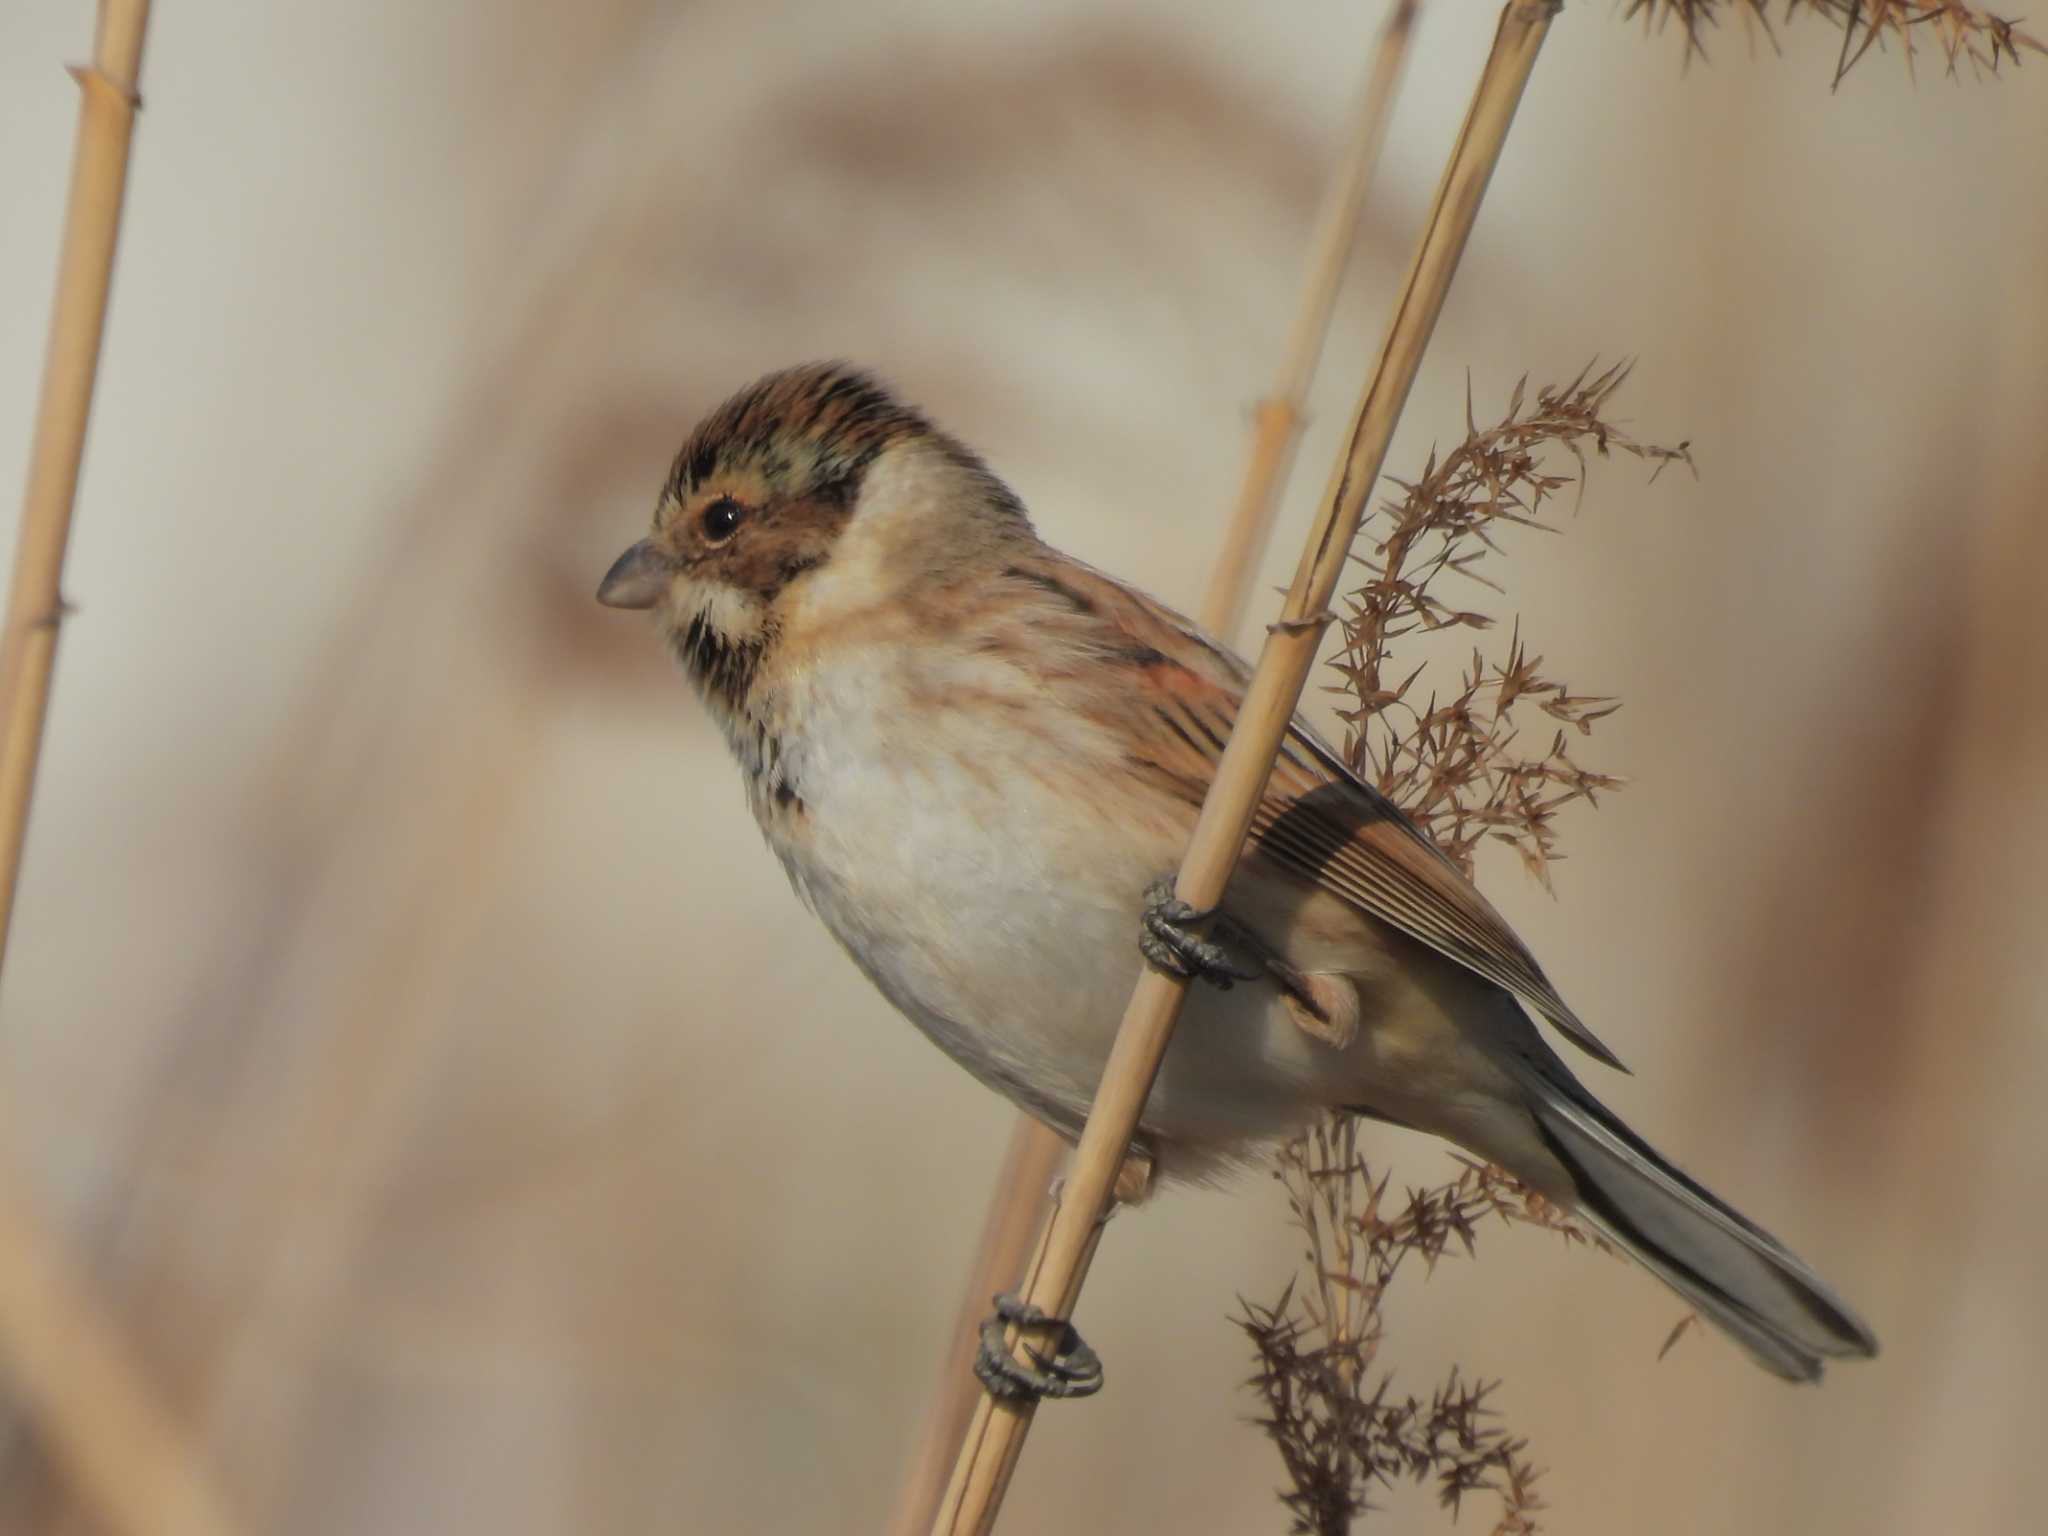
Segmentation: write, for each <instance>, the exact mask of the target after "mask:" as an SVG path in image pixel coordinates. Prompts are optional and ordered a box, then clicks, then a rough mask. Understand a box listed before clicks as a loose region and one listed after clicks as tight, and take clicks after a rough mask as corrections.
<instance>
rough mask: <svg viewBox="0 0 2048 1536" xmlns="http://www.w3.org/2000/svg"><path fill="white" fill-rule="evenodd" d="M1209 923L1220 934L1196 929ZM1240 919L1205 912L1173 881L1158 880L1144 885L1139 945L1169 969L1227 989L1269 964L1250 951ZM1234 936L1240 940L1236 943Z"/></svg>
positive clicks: (1255, 976)
mask: <svg viewBox="0 0 2048 1536" xmlns="http://www.w3.org/2000/svg"><path fill="white" fill-rule="evenodd" d="M1203 927H1207V928H1208V930H1209V932H1210V933H1212V934H1214V935H1215V937H1213V938H1210V937H1205V936H1204V935H1203V934H1202V933H1200V932H1197V929H1199V928H1203ZM1242 939H1243V935H1242V933H1241V932H1240V930H1238V929H1237V928H1236V927H1235V925H1233V924H1231V923H1229V922H1228V920H1226V919H1224V918H1219V917H1218V916H1217V915H1216V914H1215V913H1214V912H1213V911H1211V912H1201V911H1197V910H1196V909H1195V908H1194V907H1192V906H1190V905H1189V904H1188V903H1187V902H1185V901H1182V900H1181V899H1180V898H1179V897H1178V896H1176V895H1174V893H1173V881H1172V880H1171V879H1170V878H1169V879H1164V880H1159V881H1155V882H1154V883H1153V884H1152V885H1151V886H1149V887H1148V888H1147V889H1146V891H1145V915H1144V917H1143V919H1142V920H1141V922H1140V923H1139V925H1138V948H1139V950H1140V951H1141V952H1142V953H1143V954H1144V956H1145V958H1146V959H1147V960H1149V961H1151V962H1152V963H1153V964H1154V965H1156V966H1158V967H1159V969H1161V970H1162V971H1165V972H1167V973H1168V974H1169V975H1173V976H1179V977H1182V978H1184V979H1186V980H1189V981H1194V980H1201V981H1206V982H1209V983H1210V984H1211V985H1213V986H1214V987H1216V988H1217V989H1218V990H1219V991H1224V992H1228V991H1229V990H1230V988H1231V985H1232V983H1234V982H1240V981H1256V980H1257V979H1258V978H1259V977H1261V976H1263V975H1265V974H1266V968H1265V966H1264V965H1262V964H1260V963H1259V961H1258V960H1257V959H1256V958H1255V957H1254V956H1253V955H1251V954H1250V953H1249V952H1248V949H1247V947H1246V945H1245V944H1244V943H1243V942H1242ZM1232 940H1239V941H1240V942H1238V943H1236V944H1233V943H1232V942H1231V941H1232Z"/></svg>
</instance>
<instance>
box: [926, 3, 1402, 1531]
mask: <svg viewBox="0 0 2048 1536" xmlns="http://www.w3.org/2000/svg"><path fill="white" fill-rule="evenodd" d="M1419 5H1420V0H1396V4H1395V5H1394V7H1393V10H1392V12H1391V13H1390V14H1389V15H1388V17H1387V20H1386V21H1385V23H1384V24H1383V25H1382V26H1381V28H1380V33H1379V39H1378V41H1377V43H1376V44H1375V45H1374V49H1373V57H1372V64H1371V67H1370V70H1369V71H1368V73H1367V76H1366V84H1365V89H1364V90H1363V92H1362V93H1361V94H1360V96H1359V98H1358V104H1357V107H1356V109H1355V111H1354V112H1353V115H1352V121H1351V128H1350V132H1349V133H1348V134H1347V135H1346V137H1345V147H1344V150H1343V153H1342V154H1341V156H1340V157H1339V159H1338V162H1337V164H1336V166H1335V167H1333V168H1332V170H1331V173H1330V179H1329V183H1328V185H1327V186H1326V187H1325V188H1324V190H1323V200H1322V206H1321V208H1320V209H1319V210H1318V211H1317V214H1316V228H1315V235H1314V238H1313V240H1312V242H1311V244H1310V252H1309V261H1308V270H1307V271H1306V272H1305V273H1304V274H1303V280H1302V287H1301V299H1300V304H1299V306H1298V308H1297V310H1296V312H1295V316H1294V322H1293V325H1292V327H1291V328H1290V329H1289V331H1288V335H1287V343H1286V347H1285V349H1284V351H1283V352H1282V355H1281V362H1280V367H1279V371H1278V372H1277V373H1276V374H1275V376H1274V379H1273V386H1272V388H1271V390H1270V391H1269V392H1268V393H1267V394H1266V396H1265V398H1264V399H1262V400H1260V401H1259V403H1258V405H1257V406H1256V407H1255V410H1254V415H1253V435H1252V444H1251V453H1250V457H1249V459H1248V460H1247V462H1246V464H1245V470H1244V478H1243V480H1242V481H1241V482H1240V484H1239V486H1238V492H1237V499H1236V501H1235V503H1234V504H1233V506H1232V509H1231V515H1230V522H1229V524H1228V525H1227V526H1226V528H1225V529H1224V534H1223V543H1222V545H1221V547H1220V548H1219V549H1218V550H1217V553H1216V559H1215V562H1214V564H1213V565H1212V566H1211V567H1210V570H1209V584H1208V586H1207V588H1206V589H1205V590H1204V592H1203V594H1202V604H1201V607H1200V609H1199V610H1198V613H1199V616H1200V618H1201V622H1202V627H1203V628H1205V629H1207V630H1209V631H1210V632H1211V633H1213V634H1217V635H1223V636H1226V637H1227V636H1228V635H1229V634H1230V633H1231V631H1233V630H1234V629H1236V627H1237V624H1238V621H1239V620H1240V619H1241V618H1242V617H1243V616H1244V605H1245V596H1246V593H1247V592H1248V590H1249V588H1250V586H1251V579H1252V576H1253V574H1254V572H1256V570H1257V569H1258V565H1259V560H1260V557H1261V556H1262V554H1263V553H1264V550H1265V545H1266V539H1267V536H1268V534H1269V533H1270V532H1271V531H1272V527H1273V516H1274V513H1275V511H1276V510H1277V508H1278V506H1279V501H1280V492H1281V490H1282V488H1283V487H1284V486H1285V485H1286V483H1287V476H1288V472H1289V470H1290V469H1292V467H1293V464H1294V454H1295V449H1296V448H1297V447H1298V446H1299V445H1300V442H1301V432H1302V427H1303V423H1304V420H1305V418H1304V416H1303V406H1304V404H1305V402H1306V400H1307V397H1308V389H1309V384H1310V383H1311V381H1313V379H1314V378H1315V372H1316V365H1317V363H1319V362H1320V361H1321V359H1322V354H1323V342H1324V339H1325V338H1326V337H1327V336H1328V335H1329V330H1330V316H1331V314H1332V313H1333V312H1334V311H1335V309H1336V307H1337V293H1338V289H1339V288H1340V286H1341V285H1342V283H1343V279H1344V270H1345V268H1346V267H1347V266H1348V265H1349V264H1350V261H1351V249H1352V245H1353V241H1354V238H1355V236H1356V234H1357V231H1358V222H1359V214H1360V213H1361V211H1362V210H1363V209H1364V206H1365V195H1366V191H1367V189H1368V188H1369V187H1370V186H1371V184H1372V173H1373V168H1374V167H1375V166H1376V165H1377V164H1378V163H1379V157H1380V145H1381V143H1382V142H1383V141H1384V140H1385V138H1386V128H1387V119H1388V117H1389V116H1390V115H1391V114H1392V112H1393V105H1394V93H1395V89H1396V87H1397V86H1398V85H1399V83H1400V78H1401V70H1402V67H1403V65H1405V64H1406V62H1407V59H1408V47H1409V43H1410V41H1411V40H1412V39H1413V37H1414V33H1415V15H1416V11H1417V9H1418V8H1419ZM1065 1152H1066V1144H1065V1143H1064V1142H1063V1141H1061V1140H1060V1137H1059V1135H1058V1134H1057V1133H1056V1132H1054V1131H1051V1130H1049V1129H1047V1128H1046V1127H1045V1126H1044V1125H1042V1124H1041V1123H1040V1122H1038V1121H1037V1120H1034V1119H1033V1118H1032V1117H1031V1116H1029V1115H1021V1114H1020V1115H1019V1116H1018V1117H1017V1124H1016V1126H1015V1128H1014V1129H1013V1130H1012V1131H1011V1133H1010V1145H1009V1148H1008V1150H1007V1151H1006V1152H1005V1153H1004V1156H1003V1166H1002V1170H1001V1172H1000V1173H998V1174H997V1176H996V1192H995V1196H994V1198H993V1199H992V1200H991V1201H990V1202H989V1211H988V1216H987V1218H986V1219H985V1221H984V1222H983V1225H982V1234H981V1241H980V1243H979V1244H978V1245H977V1247H976V1250H975V1258H974V1263H973V1266H972V1268H971V1270H970V1273H969V1276H968V1281H967V1291H966V1294H965V1296H964V1297H962V1299H961V1303H960V1307H959V1309H958V1311H957V1312H956V1314H955V1316H954V1319H953V1327H952V1331H951V1333H950V1335H949V1342H948V1344H947V1347H946V1350H945V1352H944V1354H943V1355H942V1357H941V1360H940V1365H939V1380H938V1382H937V1384H936V1385H935V1387H934V1389H933V1392H932V1403H931V1407H930V1409H929V1410H928V1411H927V1413H926V1416H925V1424H924V1428H923V1430H922V1431H921V1432H920V1434H919V1437H918V1443H917V1449H916V1450H915V1452H914V1453H913V1456H912V1460H911V1468H910V1474H909V1476H908V1477H907V1478H906V1479H905V1481H904V1484H903V1488H902V1490H901V1492H900V1493H899V1494H898V1495H897V1501H896V1508H895V1510H894V1512H893V1513H892V1514H891V1515H890V1518H889V1524H888V1527H887V1529H888V1530H889V1531H890V1532H892V1533H894V1536H912V1533H915V1532H921V1531H925V1530H928V1529H930V1527H931V1522H932V1517H933V1515H934V1514H936V1513H937V1511H938V1507H939V1500H940V1499H941V1498H942V1497H943V1496H944V1494H945V1491H946V1475H947V1469H948V1468H949V1467H950V1466H951V1465H952V1462H953V1460H954V1458H955V1457H956V1456H957V1455H958V1454H959V1449H960V1443H961V1440H962V1438H963V1437H964V1436H965V1435H966V1433H967V1426H968V1423H969V1421H970V1420H971V1419H972V1418H973V1416H974V1405H975V1401H976V1399H977V1398H978V1397H979V1395H980V1388H979V1386H978V1385H977V1384H976V1382H975V1380H974V1378H973V1376H972V1375H971V1374H969V1373H968V1372H967V1371H966V1370H965V1369H963V1367H962V1362H963V1361H965V1360H966V1359H967V1358H969V1356H970V1355H971V1354H972V1352H973V1350H974V1348H975V1345H976V1341H977V1339H978V1336H979V1329H980V1325H981V1320H982V1318H983V1317H985V1316H986V1315H987V1313H988V1306H989V1297H991V1296H992V1295H994V1294H995V1293H996V1292H998V1291H1006V1290H1009V1289H1011V1288H1012V1287H1014V1286H1015V1285H1016V1284H1017V1283H1018V1277H1019V1276H1020V1275H1022V1274H1023V1273H1024V1272H1025V1263H1026V1261H1027V1259H1028V1258H1029V1256H1030V1255H1031V1253H1032V1240H1033V1238H1034V1237H1035V1236H1037V1235H1039V1234H1040V1233H1041V1232H1042V1231H1043V1229H1044V1223H1045V1211H1046V1209H1047V1205H1048V1200H1049V1196H1048V1190H1049V1189H1050V1186H1051V1184H1052V1180H1053V1177H1054V1175H1055V1174H1056V1173H1057V1172H1058V1171H1059V1166H1060V1162H1061V1159H1062V1158H1063V1156H1064V1155H1065Z"/></svg>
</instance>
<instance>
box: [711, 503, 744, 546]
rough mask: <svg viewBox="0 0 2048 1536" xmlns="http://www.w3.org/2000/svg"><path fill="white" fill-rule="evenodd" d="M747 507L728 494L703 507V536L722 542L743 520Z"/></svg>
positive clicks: (718, 542)
mask: <svg viewBox="0 0 2048 1536" xmlns="http://www.w3.org/2000/svg"><path fill="white" fill-rule="evenodd" d="M746 515H747V509H746V508H745V507H743V506H741V505H740V504H739V503H738V502H736V501H734V500H733V499H732V498H731V497H730V496H721V497H719V498H718V500H716V501H714V502H712V503H711V505H710V506H708V507H706V508H705V509H704V537H705V538H707V539H709V540H710V541H711V542H712V543H713V544H723V543H724V542H725V541H726V540H727V539H729V538H731V537H732V536H733V531H734V530H735V529H737V528H738V527H739V525H740V523H741V522H742V521H744V520H745V518H746Z"/></svg>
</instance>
